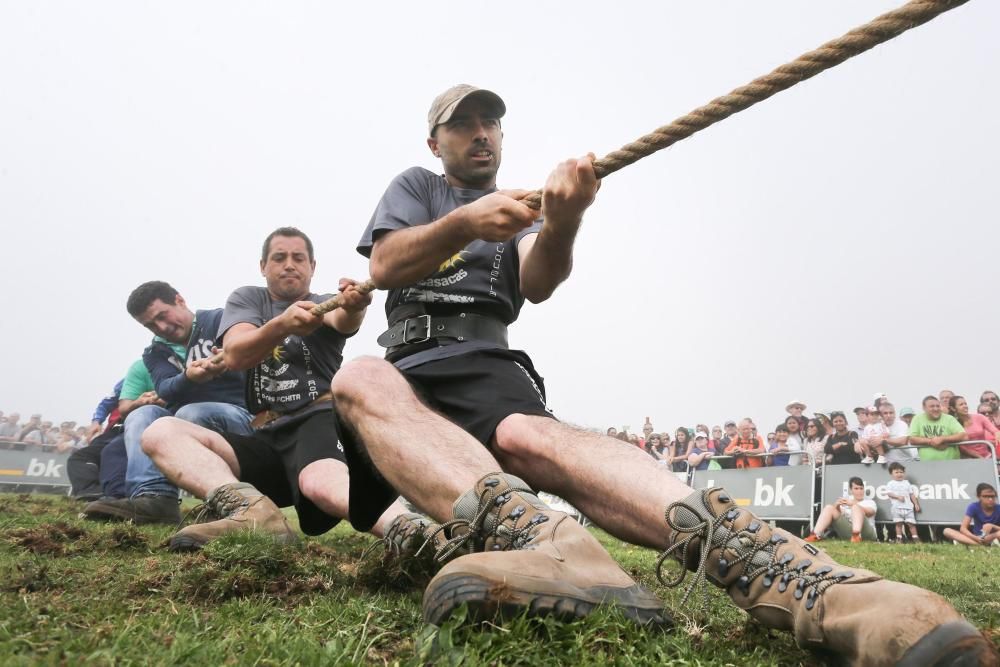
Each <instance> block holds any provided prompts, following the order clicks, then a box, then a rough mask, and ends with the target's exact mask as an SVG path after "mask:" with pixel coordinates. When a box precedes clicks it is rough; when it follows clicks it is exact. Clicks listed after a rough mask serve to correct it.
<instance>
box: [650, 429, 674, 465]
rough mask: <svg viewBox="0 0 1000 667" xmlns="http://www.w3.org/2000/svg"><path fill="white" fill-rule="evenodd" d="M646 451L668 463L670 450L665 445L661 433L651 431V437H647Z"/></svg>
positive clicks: (661, 461)
mask: <svg viewBox="0 0 1000 667" xmlns="http://www.w3.org/2000/svg"><path fill="white" fill-rule="evenodd" d="M646 453H647V454H649V455H650V456H652V457H653V458H654V459H656V460H657V461H659V462H660V463H663V464H666V462H667V461H666V457H667V456H668V455H669V450H668V449H667V448H666V447H665V446H664V444H663V438H662V437H661V436H660V434H659V433H650V434H649V437H648V438H646Z"/></svg>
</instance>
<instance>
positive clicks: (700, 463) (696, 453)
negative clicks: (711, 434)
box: [687, 431, 712, 470]
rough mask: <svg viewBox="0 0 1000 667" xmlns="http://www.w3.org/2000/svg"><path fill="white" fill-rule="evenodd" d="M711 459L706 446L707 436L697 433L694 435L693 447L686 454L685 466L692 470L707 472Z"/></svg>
mask: <svg viewBox="0 0 1000 667" xmlns="http://www.w3.org/2000/svg"><path fill="white" fill-rule="evenodd" d="M711 459H712V449H711V448H710V447H709V445H708V434H707V433H705V432H704V431H698V432H697V433H695V434H694V445H692V446H691V451H690V452H688V458H687V464H688V466H689V467H690V468H691V469H692V470H708V464H709V461H711Z"/></svg>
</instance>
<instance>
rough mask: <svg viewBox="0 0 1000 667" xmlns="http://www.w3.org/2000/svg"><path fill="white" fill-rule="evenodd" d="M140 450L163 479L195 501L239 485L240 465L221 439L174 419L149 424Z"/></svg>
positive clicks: (217, 435)
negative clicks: (218, 490)
mask: <svg viewBox="0 0 1000 667" xmlns="http://www.w3.org/2000/svg"><path fill="white" fill-rule="evenodd" d="M142 450H143V451H144V452H146V454H148V455H149V457H150V458H151V459H153V462H154V463H155V464H156V467H157V468H159V469H160V472H162V473H163V474H164V476H166V478H167V479H169V480H170V481H171V482H173V483H174V484H176V485H177V486H179V487H180V488H182V489H184V490H185V491H188V492H189V493H192V494H194V495H195V496H197V497H199V498H205V497H207V496H208V494H209V493H211V492H212V491H213V490H214V489H217V488H219V487H220V486H222V485H223V484H232V483H234V482H238V481H239V479H237V477H238V475H239V473H240V465H239V463H238V462H237V460H236V453H235V452H234V451H233V448H232V447H230V446H229V443H228V442H226V440H225V438H223V437H222V436H221V435H219V434H218V433H216V432H215V431H210V430H209V429H207V428H204V427H201V426H197V425H195V424H192V423H190V422H186V421H184V420H182V419H177V418H176V417H163V418H161V419H157V420H156V421H155V422H153V423H152V424H150V425H149V427H148V428H147V429H146V430H145V431H144V432H143V434H142Z"/></svg>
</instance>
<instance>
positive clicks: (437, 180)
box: [357, 167, 542, 368]
mask: <svg viewBox="0 0 1000 667" xmlns="http://www.w3.org/2000/svg"><path fill="white" fill-rule="evenodd" d="M495 191H496V188H493V189H491V190H469V189H464V188H456V187H453V186H451V185H449V184H448V182H447V181H446V180H445V177H444V176H441V175H437V174H434V173H432V172H430V171H428V170H426V169H424V168H422V167H412V168H410V169H407V170H406V171H404V172H403V173H402V174H400V175H399V176H397V177H396V178H394V179H393V181H392V183H390V184H389V187H388V188H387V189H386V191H385V194H384V195H382V199H381V201H379V203H378V206H377V207H376V208H375V213H374V214H373V215H372V219H371V221H370V222H369V223H368V227H367V229H365V233H364V235H363V236H362V237H361V240H360V241H359V242H358V248H357V250H358V252H359V253H361V254H362V255H364V256H365V257H371V252H372V246H373V245H374V243H375V241H377V240H378V238H379V237H380V236H381V235H382V234H385V233H387V232H390V231H394V230H397V229H405V228H407V227H416V226H418V225H426V224H427V223H430V222H434V221H435V220H439V219H441V218H443V217H444V216H445V215H447V214H448V213H450V212H452V211H454V210H455V209H456V208H459V207H460V206H464V205H466V204H470V203H472V202H474V201H476V200H477V199H479V198H480V197H482V196H484V195H487V194H489V193H491V192H495ZM541 228H542V220H541V218H539V219H538V220H536V221H535V223H534V224H533V225H532V226H531V227H528V228H527V229H525V230H522V231H521V232H518V234H517V235H516V236H515V237H514V238H512V239H509V240H507V241H504V242H502V243H494V242H492V241H473V242H472V243H470V244H469V245H467V246H466V247H465V248H464V249H463V250H460V251H459V252H457V253H455V255H453V256H452V257H450V258H448V259H447V260H446V261H444V262H442V263H441V265H440V266H439V267H438V270H437V271H436V272H435V273H434V274H433V275H430V276H428V277H427V278H425V279H423V280H421V281H420V282H419V283H417V284H416V285H410V286H408V287H403V288H396V289H392V290H389V295H388V298H387V299H386V302H385V312H386V315H388V314H389V313H391V312H392V310H393V309H394V308H396V307H397V306H399V305H402V304H408V303H423V304H426V305H427V309H428V312H431V313H432V314H433V313H434V312H436V311H437V312H441V313H446V312H453V309H454V308H460V309H463V310H468V311H470V312H475V313H480V314H486V315H492V316H495V317H496V318H497V319H499V320H501V321H502V322H504V323H506V324H510V323H511V322H513V321H514V320H516V319H517V316H518V313H520V311H521V306H522V305H523V304H524V297H523V296H522V295H521V288H520V282H519V281H520V261H519V259H518V255H517V244H518V242H519V241H520V240H521V239H522V238H524V237H525V236H527V235H528V234H535V233H538V231H539V230H541ZM496 347H497V345H496V344H493V343H484V342H482V341H468V342H463V343H454V344H449V345H442V346H440V347H434V348H431V349H425V350H423V351H420V352H416V353H415V354H411V355H409V356H407V357H404V358H403V359H400V360H398V361H397V362H396V365H397V366H398V367H400V368H412V367H414V366H417V365H419V364H422V363H425V362H427V361H432V360H435V359H444V358H447V357H452V356H456V355H459V354H464V353H465V352H470V351H472V350H479V349H489V348H496ZM417 349H419V348H417Z"/></svg>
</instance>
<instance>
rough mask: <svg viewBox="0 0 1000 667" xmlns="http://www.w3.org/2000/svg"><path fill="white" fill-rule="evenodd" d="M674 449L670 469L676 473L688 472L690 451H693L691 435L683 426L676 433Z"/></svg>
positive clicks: (671, 450)
mask: <svg viewBox="0 0 1000 667" xmlns="http://www.w3.org/2000/svg"><path fill="white" fill-rule="evenodd" d="M675 436H676V439H675V440H674V443H673V447H671V449H670V468H671V470H673V471H674V472H685V471H686V470H687V458H688V450H689V449H691V434H690V433H688V430H687V429H686V428H684V427H683V426H681V427H680V428H679V429H677V432H676V433H675Z"/></svg>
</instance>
